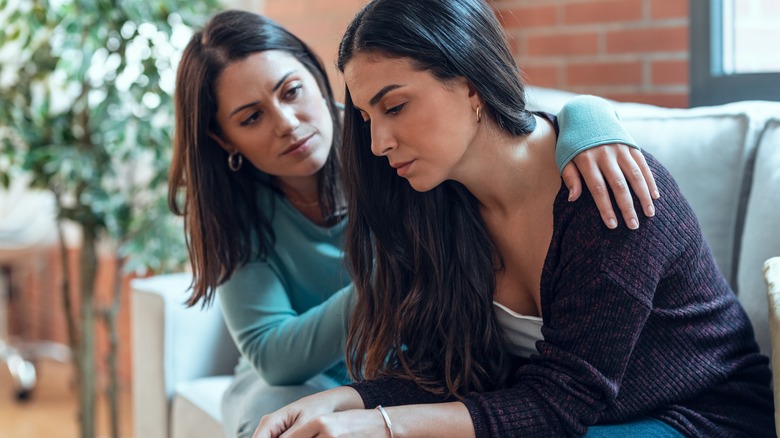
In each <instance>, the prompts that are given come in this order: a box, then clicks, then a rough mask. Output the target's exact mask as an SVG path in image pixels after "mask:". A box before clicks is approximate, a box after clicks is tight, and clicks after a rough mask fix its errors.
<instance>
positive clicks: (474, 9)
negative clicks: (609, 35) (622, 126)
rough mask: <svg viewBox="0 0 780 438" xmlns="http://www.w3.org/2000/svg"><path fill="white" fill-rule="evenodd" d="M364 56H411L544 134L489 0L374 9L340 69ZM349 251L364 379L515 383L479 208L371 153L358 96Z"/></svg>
mask: <svg viewBox="0 0 780 438" xmlns="http://www.w3.org/2000/svg"><path fill="white" fill-rule="evenodd" d="M361 53H368V54H377V55H380V56H386V57H392V58H406V59H408V60H410V61H411V62H412V65H413V66H414V67H415V68H418V69H420V70H427V71H430V72H431V73H432V74H433V75H434V76H436V77H437V78H439V79H440V80H442V81H446V80H448V79H452V78H457V77H463V78H466V79H467V80H468V81H469V82H470V83H471V84H472V85H473V86H474V88H475V89H476V90H477V92H478V94H479V96H480V97H481V98H482V100H483V102H484V108H485V115H486V116H487V117H489V118H490V119H491V120H492V121H493V122H494V123H495V124H496V125H497V126H498V127H499V128H500V129H502V130H504V131H506V132H508V133H511V134H513V135H527V134H528V133H530V132H531V131H533V129H534V127H535V122H534V118H533V116H532V115H531V114H530V113H529V112H528V111H527V110H526V109H525V94H524V89H523V84H522V82H521V80H520V74H519V70H518V68H517V65H516V64H515V62H514V60H513V58H512V55H511V53H510V51H509V49H508V47H507V43H506V40H505V37H504V35H503V32H502V30H501V27H500V25H499V24H498V22H497V20H496V18H495V15H494V14H493V11H492V10H491V9H490V8H489V7H488V6H487V5H486V4H485V3H483V1H482V0H408V1H402V0H375V1H373V2H371V3H369V4H368V5H366V6H365V7H364V8H363V9H362V10H361V11H360V12H359V13H358V14H357V15H356V16H355V18H354V19H353V21H352V23H351V24H350V25H349V27H348V29H347V31H346V34H345V35H344V38H343V39H342V41H341V46H340V48H339V57H338V66H339V69H340V70H341V71H342V72H343V71H344V68H345V66H346V64H347V63H348V62H349V61H350V60H351V59H353V57H354V56H356V55H357V54H361ZM344 117H345V118H344V125H345V131H344V140H343V143H344V148H345V149H344V151H345V152H344V154H345V155H344V166H345V167H344V176H345V191H346V193H347V197H348V200H349V218H350V220H349V225H348V227H347V242H348V243H347V247H346V252H347V256H348V260H349V264H350V268H351V271H352V274H353V277H354V281H355V285H356V289H357V293H358V301H357V307H356V309H355V312H354V315H353V317H352V321H351V325H350V329H349V338H348V346H347V348H348V355H347V360H348V365H349V368H350V372H351V373H352V374H353V377H355V378H356V379H373V378H378V377H382V376H395V377H401V378H406V379H410V380H412V381H414V382H416V383H417V384H418V385H420V386H421V387H423V388H425V389H427V390H428V391H430V392H433V393H435V394H440V395H447V396H454V397H461V396H463V395H465V394H466V393H467V392H469V391H486V390H490V389H492V388H496V387H498V386H499V385H501V384H502V383H503V382H504V381H505V379H506V378H507V372H506V370H507V367H506V366H505V365H506V364H507V357H506V354H505V353H504V348H503V347H502V334H501V330H500V328H499V327H498V326H497V324H496V321H495V317H494V314H493V305H492V301H493V294H494V292H495V287H496V282H495V274H496V270H497V269H498V268H499V267H500V266H501V261H500V259H499V256H498V254H497V251H496V249H495V247H494V245H493V243H492V241H491V240H490V236H489V235H488V232H487V229H486V226H485V224H484V221H483V220H482V217H481V216H480V214H479V204H478V201H477V200H476V198H475V197H474V196H473V195H472V194H471V193H470V192H468V190H467V189H466V188H465V187H463V186H462V185H461V184H459V183H457V182H454V181H446V182H444V183H442V184H441V185H439V186H438V187H436V188H434V189H432V190H430V191H427V192H425V193H417V192H416V191H414V190H413V189H412V188H411V186H410V185H409V184H408V183H407V182H406V181H404V180H403V179H402V178H399V177H398V176H396V175H395V173H394V171H393V169H391V168H390V167H389V166H388V165H387V160H386V159H381V158H378V157H375V156H374V155H373V154H372V153H371V148H370V144H371V135H370V127H369V125H368V124H367V123H365V122H363V120H362V118H361V117H360V114H359V113H358V112H357V111H356V110H355V108H354V106H353V103H352V99H351V95H350V94H349V90H347V94H346V101H345V114H344Z"/></svg>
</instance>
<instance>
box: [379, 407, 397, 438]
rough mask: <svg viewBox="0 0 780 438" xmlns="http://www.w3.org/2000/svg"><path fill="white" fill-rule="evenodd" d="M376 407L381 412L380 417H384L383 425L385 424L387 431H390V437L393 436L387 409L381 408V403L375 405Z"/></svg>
mask: <svg viewBox="0 0 780 438" xmlns="http://www.w3.org/2000/svg"><path fill="white" fill-rule="evenodd" d="M376 409H377V410H378V411H379V413H381V414H382V418H384V419H385V426H387V431H388V432H390V438H395V436H394V435H393V423H392V422H391V421H390V416H388V415H387V411H385V408H383V407H382V405H379V406H377V407H376Z"/></svg>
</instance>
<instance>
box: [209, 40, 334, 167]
mask: <svg viewBox="0 0 780 438" xmlns="http://www.w3.org/2000/svg"><path fill="white" fill-rule="evenodd" d="M215 89H216V94H217V105H218V110H217V115H216V117H217V122H218V123H219V127H220V129H221V132H220V133H212V136H213V137H214V138H215V139H216V140H217V141H218V142H219V144H220V145H221V146H222V147H223V148H224V149H225V150H227V151H228V152H233V151H238V152H239V153H241V154H242V155H243V156H244V157H245V158H246V159H248V160H249V161H250V162H251V163H252V164H253V165H254V166H255V167H257V168H258V169H260V170H262V171H263V172H265V173H268V174H270V175H274V176H278V177H282V178H284V177H292V178H295V177H307V176H311V175H313V174H315V173H316V172H317V171H319V170H320V169H321V168H322V166H323V165H324V164H325V161H326V160H327V158H328V154H329V153H330V148H331V145H332V140H333V121H332V119H331V115H330V111H329V110H328V106H327V103H326V102H325V98H324V97H323V95H322V92H321V91H320V87H319V86H318V85H317V81H316V80H315V79H314V76H312V74H311V73H309V71H308V70H307V69H306V67H304V66H303V64H301V63H300V62H299V61H298V60H297V59H296V58H295V57H294V56H292V55H290V54H289V53H287V52H283V51H279V50H269V51H265V52H257V53H254V54H252V55H249V56H248V57H247V58H246V59H243V60H241V61H238V62H234V63H232V64H229V65H228V66H227V67H226V68H225V69H224V70H223V72H222V74H221V75H220V76H219V78H218V79H217V83H216V86H215ZM225 166H227V163H225Z"/></svg>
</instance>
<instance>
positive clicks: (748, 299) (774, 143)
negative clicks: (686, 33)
mask: <svg viewBox="0 0 780 438" xmlns="http://www.w3.org/2000/svg"><path fill="white" fill-rule="evenodd" d="M575 96H576V95H575V94H572V93H569V92H565V91H559V90H553V89H544V88H538V87H529V88H528V101H529V105H530V107H531V108H534V109H539V110H544V111H549V112H553V113H557V112H558V110H559V109H560V108H561V107H562V106H563V104H564V103H565V102H566V101H568V100H569V99H571V98H573V97H575ZM614 106H615V109H616V111H617V112H618V114H619V115H620V116H621V118H622V120H623V122H624V124H625V126H626V127H627V129H628V130H629V131H630V132H631V134H632V135H633V136H634V138H635V139H636V141H637V142H638V144H639V145H641V146H642V147H643V148H644V149H645V150H647V151H649V152H650V153H652V154H653V155H654V156H655V157H656V158H657V159H658V160H659V161H661V163H663V164H664V165H665V166H666V167H667V168H668V169H669V171H670V172H671V173H672V175H673V176H674V177H675V179H676V181H677V183H678V185H679V186H680V188H681V190H682V192H683V193H684V194H685V196H686V197H687V198H688V200H689V202H690V203H691V205H692V207H693V209H694V211H695V212H696V214H697V216H698V218H699V221H700V223H701V227H702V232H703V233H704V236H705V238H706V239H707V241H708V243H709V245H710V247H711V248H712V250H713V253H714V255H715V258H716V259H717V262H718V266H719V267H720V269H721V271H722V272H723V274H724V276H725V278H726V280H727V281H728V282H729V284H730V285H731V287H732V288H733V289H734V291H735V292H736V293H737V294H738V296H739V299H740V301H741V302H742V304H743V306H744V307H745V309H746V311H747V313H748V315H749V316H750V319H751V321H752V323H753V326H754V329H755V331H756V337H757V339H758V342H759V345H760V346H761V349H762V351H763V352H764V353H766V354H770V349H771V347H770V338H769V337H770V332H769V323H768V315H767V295H766V287H765V285H764V280H763V278H762V265H763V263H764V261H765V260H766V259H768V258H769V257H771V256H773V255H777V254H779V253H780V232H779V231H778V218H780V190H778V188H780V103H777V102H759V101H751V102H737V103H732V104H727V105H720V106H713V107H700V108H691V109H667V108H661V107H656V106H651V105H644V104H635V103H619V102H615V103H614ZM661 196H663V194H661ZM659 213H660V214H663V212H659ZM636 263H642V260H637V261H636ZM189 284H190V277H189V275H188V274H180V275H175V276H165V277H159V278H154V277H153V278H149V279H144V280H136V281H135V282H134V283H133V289H134V291H133V309H132V310H133V313H132V329H133V336H134V338H133V348H134V352H133V360H134V362H133V368H134V369H133V376H134V380H133V381H134V387H133V397H134V406H135V419H136V420H135V421H136V424H135V433H136V437H139V438H141V437H143V438H147V437H154V438H162V437H175V438H185V437H187V438H196V437H213V436H221V433H222V432H221V429H219V421H220V402H221V398H222V394H223V392H224V390H225V388H226V387H227V385H228V384H229V382H230V379H231V377H230V375H231V374H232V366H233V365H234V363H235V361H236V358H237V356H238V353H237V351H236V348H235V346H234V344H233V341H232V339H231V338H230V336H229V335H228V333H227V330H226V329H225V326H224V322H223V321H222V316H221V312H220V309H219V306H218V305H217V304H215V305H213V306H211V307H210V308H208V309H204V310H201V309H200V308H194V309H185V308H184V305H183V302H184V300H185V298H186V297H187V295H188V293H187V288H188V287H189ZM779 348H780V347H779ZM778 406H780V404H778Z"/></svg>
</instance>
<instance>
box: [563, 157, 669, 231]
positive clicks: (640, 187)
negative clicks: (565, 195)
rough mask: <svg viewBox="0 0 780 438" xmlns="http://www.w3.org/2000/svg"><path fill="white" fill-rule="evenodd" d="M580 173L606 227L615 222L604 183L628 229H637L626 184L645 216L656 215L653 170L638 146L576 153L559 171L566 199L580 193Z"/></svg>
mask: <svg viewBox="0 0 780 438" xmlns="http://www.w3.org/2000/svg"><path fill="white" fill-rule="evenodd" d="M580 174H582V177H583V178H584V179H585V184H587V185H588V190H590V193H591V194H592V195H593V200H594V201H595V202H596V206H597V207H598V209H599V212H601V219H602V220H603V221H604V223H605V224H606V225H607V227H609V228H616V227H617V224H618V223H617V219H616V216H615V211H614V210H613V209H612V201H611V200H610V197H609V191H608V190H607V184H609V188H610V189H612V193H613V194H614V195H615V201H617V205H618V208H620V211H621V213H622V214H623V219H624V221H625V223H626V224H627V225H628V228H630V229H632V230H634V229H637V228H639V219H638V217H637V212H636V209H634V202H633V199H632V198H631V191H630V190H629V184H630V187H631V188H632V189H633V190H634V193H636V196H637V197H638V198H639V203H640V205H642V209H643V210H644V214H645V216H647V217H651V216H654V215H655V207H654V206H653V199H658V198H659V196H660V194H659V193H658V188H657V187H656V184H655V178H653V173H652V172H651V171H650V167H648V165H647V162H646V161H645V157H644V155H642V152H641V151H639V150H638V149H636V148H632V147H630V146H626V145H624V144H610V145H601V146H597V147H594V148H592V149H588V150H586V151H584V152H581V153H579V154H578V155H577V156H575V157H574V159H573V160H572V161H571V162H569V164H567V165H566V167H564V168H563V172H562V173H561V176H562V177H563V181H564V183H565V184H566V187H568V188H569V201H576V200H577V199H578V198H579V197H580V195H581V194H582V183H581V180H580ZM605 181H606V182H605Z"/></svg>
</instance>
